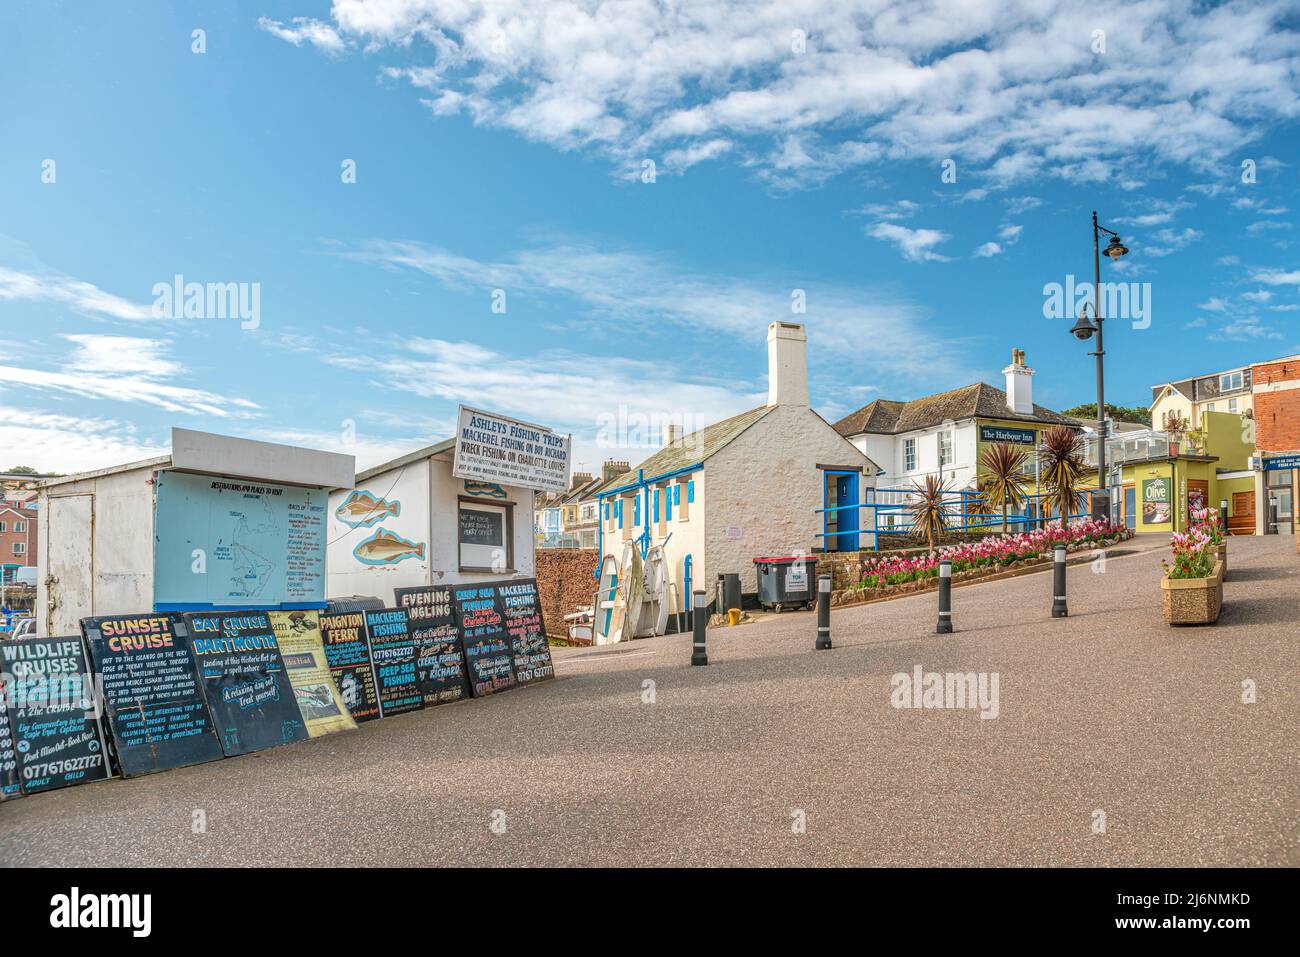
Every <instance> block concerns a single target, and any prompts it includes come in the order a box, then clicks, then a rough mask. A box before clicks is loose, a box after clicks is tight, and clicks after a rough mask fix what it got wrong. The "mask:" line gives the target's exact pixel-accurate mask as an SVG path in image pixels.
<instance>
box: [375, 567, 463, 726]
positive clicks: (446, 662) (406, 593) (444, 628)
mask: <svg viewBox="0 0 1300 957" xmlns="http://www.w3.org/2000/svg"><path fill="white" fill-rule="evenodd" d="M393 597H394V598H396V600H397V604H398V605H400V606H401V607H403V608H405V609H406V613H407V615H408V616H409V617H410V622H411V640H412V641H413V642H414V643H415V656H416V657H415V668H416V675H417V678H418V680H419V683H420V693H421V694H423V695H424V703H425V705H426V706H432V705H436V704H446V703H447V702H449V701H459V700H460V699H461V698H468V697H469V681H468V680H467V679H466V677H465V651H464V649H463V648H462V647H461V643H460V629H459V628H457V627H456V617H455V615H454V613H453V612H452V608H451V588H450V586H448V585H417V586H415V587H412V588H396V589H394V590H393Z"/></svg>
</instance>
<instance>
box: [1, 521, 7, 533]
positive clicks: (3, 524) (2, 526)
mask: <svg viewBox="0 0 1300 957" xmlns="http://www.w3.org/2000/svg"><path fill="white" fill-rule="evenodd" d="M7 530H8V526H6V525H5V523H4V522H0V532H4V531H7Z"/></svg>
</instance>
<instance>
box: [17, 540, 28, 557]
mask: <svg viewBox="0 0 1300 957" xmlns="http://www.w3.org/2000/svg"><path fill="white" fill-rule="evenodd" d="M25 551H27V544H26V543H25V542H14V554H15V555H21V554H23V553H24V552H25Z"/></svg>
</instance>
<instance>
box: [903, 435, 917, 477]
mask: <svg viewBox="0 0 1300 957" xmlns="http://www.w3.org/2000/svg"><path fill="white" fill-rule="evenodd" d="M903 471H904V472H915V471H916V439H903Z"/></svg>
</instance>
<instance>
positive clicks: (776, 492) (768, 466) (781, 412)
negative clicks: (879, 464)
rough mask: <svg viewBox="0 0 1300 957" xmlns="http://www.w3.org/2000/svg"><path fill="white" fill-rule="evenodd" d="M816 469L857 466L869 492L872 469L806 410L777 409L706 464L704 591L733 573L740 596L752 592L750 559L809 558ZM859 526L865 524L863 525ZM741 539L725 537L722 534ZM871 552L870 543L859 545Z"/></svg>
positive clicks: (816, 520) (815, 526)
mask: <svg viewBox="0 0 1300 957" xmlns="http://www.w3.org/2000/svg"><path fill="white" fill-rule="evenodd" d="M818 465H828V466H841V467H850V466H859V465H860V466H862V467H863V470H864V471H863V476H862V478H861V480H860V482H859V494H862V490H863V489H865V488H868V487H871V486H874V485H875V479H874V477H873V476H872V475H871V463H870V462H869V461H868V459H867V458H866V457H865V456H863V455H862V453H861V452H860V451H859V450H858V449H857V447H855V446H854V445H853V444H852V443H850V442H848V441H846V440H845V439H843V438H842V437H841V436H840V435H839V434H838V433H837V432H836V431H835V430H834V429H832V428H831V427H830V426H829V425H827V424H826V422H825V421H824V420H823V419H822V418H821V417H820V416H818V415H817V414H816V413H815V412H813V411H812V410H811V409H808V408H803V407H799V406H779V407H777V408H776V409H774V410H773V411H772V412H770V413H769V414H768V415H766V416H764V417H763V418H762V419H760V420H759V421H758V422H756V423H754V424H753V425H752V426H750V427H749V428H748V429H746V430H745V431H744V432H743V433H741V435H740V436H739V437H737V438H736V440H735V441H733V442H732V443H731V444H730V445H728V446H727V447H726V448H724V449H723V450H722V451H721V452H719V453H718V454H717V455H715V456H713V458H711V459H709V460H708V462H706V463H705V470H706V471H707V472H708V474H709V496H708V501H707V506H706V507H707V511H706V513H705V515H706V528H705V552H706V554H705V561H704V562H703V563H702V565H701V570H702V571H703V572H704V573H705V574H706V575H707V578H706V579H704V581H705V587H706V588H707V589H709V590H710V594H711V593H712V587H713V585H712V582H713V579H714V578H716V576H717V575H718V574H719V573H720V572H723V573H725V572H738V573H739V574H740V582H741V590H742V591H743V592H745V593H747V594H748V593H752V592H755V591H757V590H758V576H757V573H756V572H755V570H754V563H753V559H755V558H759V557H764V556H781V555H792V554H811V553H812V551H813V549H814V548H818V547H821V545H822V540H821V539H820V538H818V537H817V533H819V532H820V531H821V530H822V516H821V515H820V514H818V513H817V509H819V508H822V507H823V504H824V487H823V486H824V483H825V473H824V472H822V471H821V470H819V469H818V468H817V466H818ZM864 524H865V522H864ZM728 527H737V528H740V529H741V531H742V533H743V537H741V538H739V539H733V538H728V537H727V528H728ZM861 545H862V546H863V547H870V545H871V540H870V536H869V535H863V536H862V539H861Z"/></svg>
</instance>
